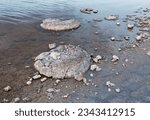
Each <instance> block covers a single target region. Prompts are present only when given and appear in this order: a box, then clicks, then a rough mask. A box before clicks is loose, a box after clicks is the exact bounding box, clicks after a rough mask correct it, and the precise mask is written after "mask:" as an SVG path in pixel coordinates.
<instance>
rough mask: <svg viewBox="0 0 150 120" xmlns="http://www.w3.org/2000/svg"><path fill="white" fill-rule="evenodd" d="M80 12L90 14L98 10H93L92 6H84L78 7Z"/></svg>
mask: <svg viewBox="0 0 150 120" xmlns="http://www.w3.org/2000/svg"><path fill="white" fill-rule="evenodd" d="M80 12H82V13H85V14H91V13H92V12H93V13H98V10H94V9H92V8H84V9H80Z"/></svg>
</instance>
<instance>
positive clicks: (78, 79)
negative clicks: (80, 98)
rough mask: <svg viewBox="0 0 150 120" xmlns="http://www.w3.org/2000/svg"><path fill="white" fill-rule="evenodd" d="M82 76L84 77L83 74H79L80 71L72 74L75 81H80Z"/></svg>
mask: <svg viewBox="0 0 150 120" xmlns="http://www.w3.org/2000/svg"><path fill="white" fill-rule="evenodd" d="M83 78H84V77H83V74H81V73H80V74H78V75H75V76H74V79H75V80H77V81H81V80H83Z"/></svg>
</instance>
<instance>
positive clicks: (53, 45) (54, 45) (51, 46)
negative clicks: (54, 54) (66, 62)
mask: <svg viewBox="0 0 150 120" xmlns="http://www.w3.org/2000/svg"><path fill="white" fill-rule="evenodd" d="M48 47H49V49H50V50H51V49H54V48H55V47H56V43H52V44H49V45H48Z"/></svg>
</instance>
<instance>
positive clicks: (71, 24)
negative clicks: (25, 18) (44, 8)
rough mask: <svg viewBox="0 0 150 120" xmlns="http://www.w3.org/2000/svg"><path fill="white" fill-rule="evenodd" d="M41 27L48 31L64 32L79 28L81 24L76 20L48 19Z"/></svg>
mask: <svg viewBox="0 0 150 120" xmlns="http://www.w3.org/2000/svg"><path fill="white" fill-rule="evenodd" d="M40 26H41V27H42V28H43V29H46V30H51V31H64V30H72V29H76V28H78V27H79V26H80V22H79V21H77V20H75V19H69V20H60V19H53V18H48V19H45V20H43V23H41V24H40Z"/></svg>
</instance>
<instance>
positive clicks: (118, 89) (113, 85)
mask: <svg viewBox="0 0 150 120" xmlns="http://www.w3.org/2000/svg"><path fill="white" fill-rule="evenodd" d="M106 86H107V89H108V92H111V91H112V89H113V87H115V86H116V84H114V83H112V82H111V81H107V82H106ZM115 92H116V93H120V88H115Z"/></svg>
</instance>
